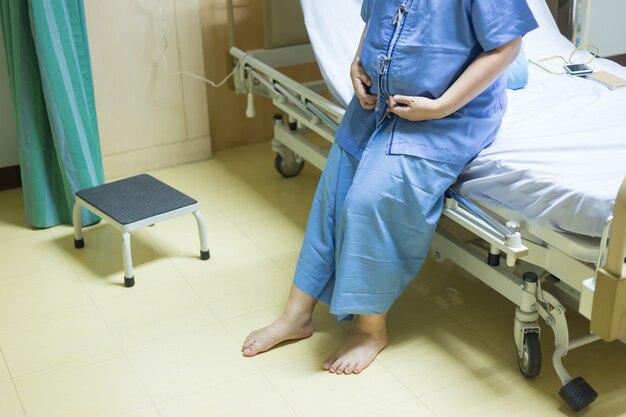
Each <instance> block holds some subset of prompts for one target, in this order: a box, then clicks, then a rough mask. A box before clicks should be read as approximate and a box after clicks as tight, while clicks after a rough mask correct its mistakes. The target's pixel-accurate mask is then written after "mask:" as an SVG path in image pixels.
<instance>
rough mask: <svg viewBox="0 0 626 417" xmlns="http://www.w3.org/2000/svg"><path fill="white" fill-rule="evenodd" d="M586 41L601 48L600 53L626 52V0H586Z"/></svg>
mask: <svg viewBox="0 0 626 417" xmlns="http://www.w3.org/2000/svg"><path fill="white" fill-rule="evenodd" d="M586 2H587V4H586V6H587V9H586V13H587V16H586V17H585V24H584V27H583V40H584V42H585V43H590V44H593V45H596V46H597V47H598V48H600V55H602V56H613V55H621V54H626V0H586Z"/></svg>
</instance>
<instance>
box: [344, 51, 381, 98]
mask: <svg viewBox="0 0 626 417" xmlns="http://www.w3.org/2000/svg"><path fill="white" fill-rule="evenodd" d="M350 79H351V80H352V88H353V89H354V94H356V97H357V98H358V99H359V102H360V103H361V107H363V108H364V109H366V110H374V108H375V107H376V96H375V95H373V94H370V93H368V92H367V91H368V88H370V87H371V86H372V80H370V77H368V76H367V74H366V73H365V70H364V69H363V66H362V65H361V60H360V59H359V58H358V57H357V58H355V59H354V61H352V64H351V65H350Z"/></svg>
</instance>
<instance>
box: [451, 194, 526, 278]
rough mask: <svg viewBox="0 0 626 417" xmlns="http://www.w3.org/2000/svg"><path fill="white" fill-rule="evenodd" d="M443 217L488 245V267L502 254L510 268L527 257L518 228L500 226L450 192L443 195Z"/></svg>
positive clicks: (507, 225) (500, 224) (475, 206)
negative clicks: (444, 198) (520, 259)
mask: <svg viewBox="0 0 626 417" xmlns="http://www.w3.org/2000/svg"><path fill="white" fill-rule="evenodd" d="M443 214H444V215H445V216H446V217H448V218H449V219H450V220H453V221H454V222H455V223H458V224H460V225H461V226H463V227H464V228H466V229H467V230H469V231H471V232H472V233H474V234H475V235H477V236H478V237H480V238H481V239H483V240H484V241H486V242H488V243H489V245H490V249H489V258H488V263H489V264H490V265H491V266H497V265H498V264H499V260H500V253H501V252H502V253H504V254H505V255H506V263H507V265H508V266H510V267H512V266H514V265H515V262H516V261H517V259H519V258H521V257H523V256H526V255H528V248H527V247H526V246H524V245H523V244H522V236H521V234H520V233H519V231H518V230H516V229H518V228H519V225H518V224H514V222H509V223H507V224H502V223H501V222H499V221H498V220H496V219H494V218H493V217H492V216H491V215H489V214H488V213H486V212H485V211H484V210H482V209H481V208H480V207H478V206H477V205H476V204H474V203H472V202H471V201H470V200H468V199H467V198H465V197H463V196H462V195H460V194H459V193H457V192H456V191H454V190H453V189H449V190H448V191H446V200H445V205H444V209H443Z"/></svg>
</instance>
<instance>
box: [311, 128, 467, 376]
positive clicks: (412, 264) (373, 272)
mask: <svg viewBox="0 0 626 417" xmlns="http://www.w3.org/2000/svg"><path fill="white" fill-rule="evenodd" d="M388 138H389V132H384V130H383V134H380V135H379V134H375V135H374V136H372V138H371V139H370V142H369V144H368V147H367V149H366V151H365V152H364V154H363V157H362V158H361V161H360V163H359V166H358V169H357V171H356V173H355V176H354V180H353V182H352V186H351V187H350V190H349V192H348V194H347V196H346V200H345V203H344V205H343V211H342V214H341V219H340V221H339V226H338V231H337V242H336V246H337V251H336V262H337V265H336V280H335V283H334V284H335V285H334V288H333V293H332V301H331V309H330V311H331V313H333V314H336V315H338V316H342V315H347V314H356V315H358V316H359V317H358V319H357V323H356V326H355V329H354V332H353V334H351V335H350V336H349V337H348V339H347V340H346V342H345V343H344V345H343V346H341V347H340V348H339V349H338V350H337V352H335V353H334V354H333V355H331V356H330V357H329V358H328V360H327V361H326V362H325V363H324V364H323V367H324V368H326V369H329V370H330V371H331V372H335V373H344V374H345V373H355V372H360V371H361V370H363V369H364V368H365V367H366V366H367V365H369V364H370V363H371V362H372V360H373V359H374V358H375V357H376V355H377V354H378V353H379V352H380V350H382V349H383V348H384V347H385V345H386V342H387V338H386V334H385V329H386V327H385V318H386V313H387V311H388V310H389V308H390V307H391V306H392V304H393V303H394V302H395V300H396V299H397V298H398V297H399V296H400V295H401V294H402V292H403V291H404V289H405V288H406V286H407V285H408V284H409V282H410V281H411V280H412V279H413V277H414V276H415V275H416V274H417V272H418V271H419V269H420V268H421V266H422V263H423V261H424V259H425V257H426V255H427V253H428V248H429V246H430V241H431V240H432V236H433V234H434V232H435V228H436V225H437V221H438V220H439V217H440V215H441V210H442V206H443V195H444V193H445V190H446V189H447V188H448V187H449V186H450V185H451V184H452V183H453V182H454V180H455V179H456V177H457V176H458V175H459V174H460V172H461V170H462V168H463V167H462V166H460V165H454V164H446V163H441V162H435V161H429V160H425V159H421V158H417V157H412V156H405V155H387V154H386V153H385V151H386V146H387V142H388Z"/></svg>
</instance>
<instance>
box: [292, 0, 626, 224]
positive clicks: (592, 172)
mask: <svg viewBox="0 0 626 417" xmlns="http://www.w3.org/2000/svg"><path fill="white" fill-rule="evenodd" d="M301 2H302V6H303V11H304V16H305V22H306V24H307V29H308V31H309V37H310V39H311V43H312V44H313V48H314V50H315V53H316V56H317V58H318V63H319V64H320V67H321V68H322V71H323V74H324V77H325V79H326V81H327V83H328V84H329V87H330V88H331V92H332V93H333V94H334V96H335V97H336V98H337V101H339V102H340V103H342V104H344V105H346V103H348V102H349V100H350V98H351V97H352V87H351V83H350V79H349V66H350V61H351V59H352V57H353V56H354V52H355V50H356V47H357V45H358V40H359V37H360V34H361V31H362V28H363V22H362V21H361V19H360V17H359V10H360V3H361V1H360V0H341V1H337V0H301ZM528 3H529V5H530V6H531V8H532V10H533V13H534V14H535V17H536V18H537V20H538V21H539V24H540V28H539V29H537V30H535V31H533V32H531V33H529V34H528V35H526V37H525V38H524V47H525V52H526V55H527V57H528V58H530V59H540V58H543V57H547V56H552V55H563V56H565V57H567V56H569V54H570V53H571V51H572V50H573V48H574V47H573V45H572V44H571V43H570V42H569V41H567V40H566V39H565V38H564V37H562V36H561V35H560V34H559V33H558V30H557V29H556V25H555V23H554V20H553V19H552V16H551V15H550V13H549V10H548V8H547V6H546V5H545V3H544V1H543V0H529V1H528ZM554 65H555V69H559V64H558V61H554ZM590 66H591V67H592V68H594V70H596V71H598V70H605V71H610V72H612V73H614V74H616V75H619V76H621V77H622V78H626V68H623V67H620V66H619V65H617V64H615V63H613V62H610V61H607V60H602V59H598V60H596V61H594V62H593V63H591V64H590ZM625 176H626V88H624V89H621V90H616V91H611V90H609V89H608V88H606V87H604V86H602V85H600V84H597V83H595V82H593V81H589V80H585V79H580V78H574V77H570V76H565V75H561V76H557V75H552V74H549V73H547V72H545V71H543V70H541V69H538V68H535V67H534V66H533V65H531V68H530V80H529V85H528V86H527V87H526V88H524V89H522V90H519V91H509V107H508V111H507V114H506V116H505V119H504V121H503V125H502V128H501V130H500V133H499V134H498V136H497V138H496V140H495V142H494V143H493V144H492V145H491V146H490V147H489V148H487V149H485V150H484V151H483V152H481V153H480V154H479V155H478V157H477V158H476V159H474V160H473V161H472V162H471V163H470V164H468V166H467V168H466V169H465V171H464V172H463V174H462V175H461V177H460V178H459V182H458V184H457V189H458V190H459V191H460V192H461V193H462V194H464V195H465V196H467V197H470V198H472V199H474V200H477V201H480V202H483V203H486V204H488V205H493V206H498V207H503V208H507V209H510V210H514V211H516V212H519V213H521V214H522V215H524V216H525V217H527V218H528V219H531V220H533V221H535V222H536V223H538V224H540V225H543V226H547V227H550V228H552V229H554V230H557V231H564V232H570V233H576V234H583V235H587V236H599V235H600V234H601V232H602V228H603V227H604V223H605V221H606V219H607V217H608V216H610V215H611V214H612V210H613V205H614V202H615V196H616V195H617V191H618V189H619V185H620V184H621V181H622V179H623V178H624V177H625Z"/></svg>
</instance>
